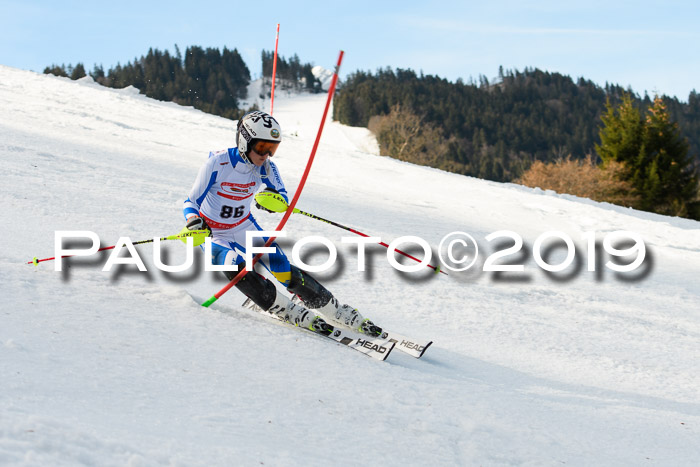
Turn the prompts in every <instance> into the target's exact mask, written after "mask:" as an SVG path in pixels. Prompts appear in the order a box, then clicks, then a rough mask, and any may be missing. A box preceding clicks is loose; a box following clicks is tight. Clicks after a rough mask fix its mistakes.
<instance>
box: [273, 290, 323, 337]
mask: <svg viewBox="0 0 700 467" xmlns="http://www.w3.org/2000/svg"><path fill="white" fill-rule="evenodd" d="M267 312H268V313H271V314H275V315H277V316H279V317H280V318H282V319H283V320H284V321H287V322H289V323H291V324H293V325H295V326H301V327H304V328H307V329H310V330H311V331H314V332H317V333H319V334H330V333H331V332H332V331H333V326H331V325H330V324H328V323H326V321H325V320H324V319H323V318H321V317H320V316H318V315H317V314H316V313H314V312H312V311H310V310H308V309H306V308H305V307H304V306H302V305H301V304H300V303H293V302H292V301H291V300H289V298H287V297H285V296H284V295H282V294H281V293H279V292H277V296H276V297H275V302H274V303H273V304H272V306H271V307H270V308H268V309H267Z"/></svg>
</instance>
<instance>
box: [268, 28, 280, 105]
mask: <svg viewBox="0 0 700 467" xmlns="http://www.w3.org/2000/svg"><path fill="white" fill-rule="evenodd" d="M279 41H280V23H277V35H276V36H275V59H274V60H273V61H272V94H271V95H270V115H272V106H273V105H274V104H275V75H276V74H277V45H278V44H279Z"/></svg>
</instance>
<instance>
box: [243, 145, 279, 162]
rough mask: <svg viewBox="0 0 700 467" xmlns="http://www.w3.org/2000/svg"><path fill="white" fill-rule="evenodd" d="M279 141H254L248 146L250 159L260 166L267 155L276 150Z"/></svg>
mask: <svg viewBox="0 0 700 467" xmlns="http://www.w3.org/2000/svg"><path fill="white" fill-rule="evenodd" d="M279 144H280V143H279V141H255V142H254V143H253V146H252V147H251V148H250V160H251V161H252V162H253V164H255V165H257V166H258V167H260V166H261V165H263V164H264V163H265V161H266V160H267V158H268V157H272V156H273V155H274V154H275V151H277V146H279Z"/></svg>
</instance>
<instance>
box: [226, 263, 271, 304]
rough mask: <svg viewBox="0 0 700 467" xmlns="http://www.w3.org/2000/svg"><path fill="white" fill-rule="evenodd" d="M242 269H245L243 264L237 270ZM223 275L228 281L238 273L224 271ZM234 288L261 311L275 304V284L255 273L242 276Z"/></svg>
mask: <svg viewBox="0 0 700 467" xmlns="http://www.w3.org/2000/svg"><path fill="white" fill-rule="evenodd" d="M243 267H245V263H243V264H241V265H239V269H242V268H243ZM224 274H225V275H226V277H227V278H228V280H232V279H233V278H234V277H236V275H237V274H238V272H237V271H224ZM236 288H237V289H238V290H240V291H241V292H243V294H244V295H245V296H246V297H248V298H250V299H251V300H252V301H253V303H255V304H256V305H258V306H259V307H260V308H262V309H263V310H269V309H270V307H272V305H274V304H275V299H276V298H277V288H276V287H275V284H273V283H272V282H271V281H269V280H267V279H266V278H264V277H263V276H261V275H260V274H258V273H257V272H255V271H250V272H248V273H247V274H246V275H245V276H243V279H241V280H240V281H238V283H237V284H236Z"/></svg>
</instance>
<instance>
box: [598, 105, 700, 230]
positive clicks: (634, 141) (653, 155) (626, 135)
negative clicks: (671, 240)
mask: <svg viewBox="0 0 700 467" xmlns="http://www.w3.org/2000/svg"><path fill="white" fill-rule="evenodd" d="M601 119H602V123H603V126H602V127H601V129H600V140H601V143H600V144H599V145H597V146H596V150H597V152H598V155H599V156H600V158H601V159H602V160H603V164H604V166H606V165H607V164H610V163H612V162H616V163H622V164H623V170H622V171H621V172H620V178H621V179H622V180H625V181H629V182H630V183H631V186H632V188H633V190H634V191H635V193H636V195H637V197H638V202H637V203H636V205H635V207H637V208H639V209H643V210H646V211H654V212H658V213H660V214H667V215H675V216H689V215H694V214H693V212H692V211H693V210H694V204H693V201H694V200H695V198H696V195H697V186H698V177H697V173H696V171H695V168H694V166H693V159H692V158H691V157H690V156H689V154H688V143H687V141H686V140H685V139H684V138H683V137H682V136H681V133H680V130H679V128H678V124H677V123H675V122H673V121H672V120H671V117H670V115H669V112H668V110H667V106H666V104H665V103H664V101H663V99H661V98H659V97H656V98H655V99H654V102H653V104H652V106H651V108H650V109H649V110H648V112H647V116H646V118H644V119H643V118H642V116H641V113H640V112H639V110H638V109H637V108H636V107H635V106H634V104H633V102H632V99H631V97H630V96H629V95H628V94H626V95H624V96H623V98H622V102H621V103H620V105H619V106H618V107H617V108H615V107H614V106H613V105H611V104H610V102H608V104H607V106H606V113H605V114H604V115H603V116H602V118H601Z"/></svg>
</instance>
